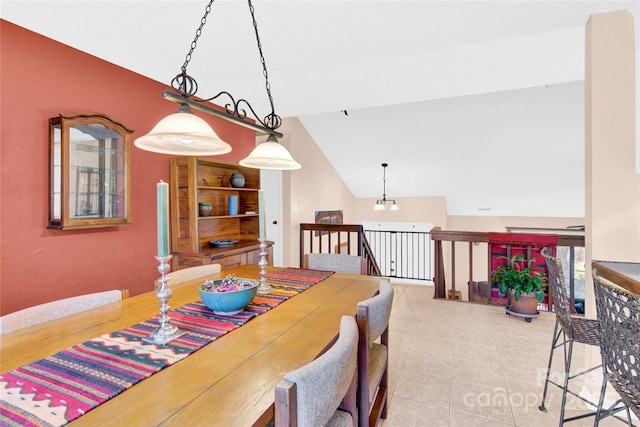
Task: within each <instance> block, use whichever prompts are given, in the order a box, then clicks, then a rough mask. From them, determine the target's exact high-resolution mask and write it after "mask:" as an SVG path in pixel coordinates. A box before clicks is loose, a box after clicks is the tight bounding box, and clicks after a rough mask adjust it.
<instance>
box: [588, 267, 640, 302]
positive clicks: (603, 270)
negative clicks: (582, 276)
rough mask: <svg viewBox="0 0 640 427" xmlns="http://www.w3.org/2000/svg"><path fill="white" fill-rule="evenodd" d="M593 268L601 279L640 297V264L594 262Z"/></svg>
mask: <svg viewBox="0 0 640 427" xmlns="http://www.w3.org/2000/svg"><path fill="white" fill-rule="evenodd" d="M592 267H593V269H594V270H596V271H597V272H598V274H599V275H600V276H601V277H604V278H605V279H607V280H609V281H611V282H613V283H615V284H616V285H618V286H620V287H622V288H625V289H626V290H628V291H630V292H633V293H634V294H638V295H640V263H638V262H617V261H593V263H592Z"/></svg>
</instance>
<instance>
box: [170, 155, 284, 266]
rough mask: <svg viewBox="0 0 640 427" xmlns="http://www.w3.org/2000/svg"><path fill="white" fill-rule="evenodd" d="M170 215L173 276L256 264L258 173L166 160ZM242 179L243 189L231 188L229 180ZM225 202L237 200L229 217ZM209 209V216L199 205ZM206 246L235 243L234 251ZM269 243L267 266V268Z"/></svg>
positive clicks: (202, 162) (194, 161) (229, 165)
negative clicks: (197, 267)
mask: <svg viewBox="0 0 640 427" xmlns="http://www.w3.org/2000/svg"><path fill="white" fill-rule="evenodd" d="M170 164H171V183H170V190H169V193H170V210H171V243H172V253H173V261H172V262H173V270H178V269H181V268H186V267H192V266H195V265H202V264H210V263H212V262H215V263H220V264H222V267H223V269H224V268H231V267H234V266H238V265H243V264H247V263H249V264H252V263H257V262H258V260H259V248H258V244H259V243H258V233H259V231H258V230H259V224H260V216H259V213H258V191H259V190H260V170H259V169H252V168H245V167H242V166H240V165H237V164H234V163H228V162H221V161H215V162H214V161H211V160H207V159H203V158H199V157H176V158H172V159H171V162H170ZM234 173H241V174H243V175H244V177H245V185H244V187H242V188H234V187H231V184H230V182H229V181H230V177H231V174H234ZM229 196H237V197H238V214H237V215H229V214H228V209H229ZM203 202H208V203H211V206H212V209H211V214H210V215H209V216H200V215H199V209H198V204H199V203H203ZM211 240H238V242H237V243H235V244H234V245H233V246H228V247H212V246H211V245H210V244H209V242H210V241H211ZM271 245H272V243H271V242H270V243H269V250H268V255H267V257H268V260H269V261H270V262H271V259H272V255H271V252H272V251H271Z"/></svg>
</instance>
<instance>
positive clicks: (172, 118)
mask: <svg viewBox="0 0 640 427" xmlns="http://www.w3.org/2000/svg"><path fill="white" fill-rule="evenodd" d="M213 2H214V0H209V2H208V4H207V6H206V8H205V12H204V16H203V17H202V18H201V19H200V26H199V27H198V29H197V30H196V35H195V38H194V39H193V41H192V42H191V46H190V48H189V51H188V53H187V55H186V58H185V61H184V64H182V67H181V72H180V74H178V75H177V76H175V77H174V78H173V80H171V87H172V88H173V89H174V90H175V92H172V91H164V92H163V93H162V95H163V97H164V98H165V99H167V100H169V101H173V102H177V103H179V104H180V108H179V109H178V112H177V113H174V114H171V115H169V116H167V117H165V118H164V119H162V120H161V121H160V122H159V123H158V124H157V125H156V126H155V127H154V128H153V129H152V130H151V132H149V133H148V134H146V135H144V136H142V137H140V138H138V139H136V140H135V141H134V145H135V146H136V147H138V148H141V149H143V150H147V151H153V152H156V153H163V154H177V155H188V156H205V155H219V154H225V153H228V152H230V151H231V146H230V145H229V144H227V143H226V142H225V141H223V140H222V139H220V137H218V135H216V133H215V132H214V131H213V129H211V127H210V126H209V125H208V124H207V122H205V121H204V120H202V119H201V118H199V117H197V116H196V115H195V114H193V111H192V110H198V111H201V112H203V113H206V114H210V115H212V116H215V117H218V118H221V119H223V120H227V121H229V122H232V123H235V124H238V125H241V126H244V127H247V128H249V129H252V130H254V131H255V132H256V134H258V135H268V136H269V137H268V138H267V140H266V141H265V142H263V143H262V144H259V145H258V146H256V148H255V149H254V150H253V151H252V152H251V154H249V156H248V157H246V158H245V159H242V160H241V161H240V164H241V165H243V166H247V167H253V168H258V169H278V170H293V169H300V168H301V166H300V164H299V163H298V162H296V161H295V160H293V158H292V157H291V154H289V152H288V151H287V149H286V148H285V147H284V146H282V145H281V144H280V143H278V138H282V136H283V135H282V133H280V132H278V131H277V129H278V128H279V127H280V125H281V124H282V119H281V118H280V116H278V115H277V114H276V113H275V108H274V105H273V97H272V96H271V85H270V84H269V77H268V73H267V66H266V63H265V60H264V55H263V54H262V44H261V42H260V35H259V34H258V24H257V22H256V18H255V13H254V12H255V11H254V7H253V4H252V3H251V0H248V1H247V3H248V5H249V12H250V13H251V19H252V21H253V28H254V30H255V34H256V42H257V45H258V52H259V54H260V62H261V63H262V74H263V75H264V78H265V86H266V90H267V97H268V99H269V104H270V105H271V112H270V113H269V114H268V115H267V116H265V117H264V118H263V119H260V118H259V117H258V115H257V114H256V112H255V110H254V109H253V107H252V106H251V104H249V102H248V101H246V100H245V99H239V100H238V101H236V100H235V99H234V98H233V96H232V95H231V94H230V93H229V92H226V91H221V92H219V93H218V94H217V95H215V96H212V97H210V98H206V99H197V98H194V97H195V95H196V92H197V91H198V82H197V81H196V80H195V78H193V77H191V76H190V75H189V74H187V66H188V65H189V62H190V61H191V57H192V54H193V51H194V50H195V48H196V46H197V44H198V39H199V38H200V35H201V34H202V29H203V27H204V25H205V24H206V22H207V17H208V15H209V13H210V12H211V5H212V4H213ZM221 97H226V98H227V101H226V102H224V110H222V109H216V108H214V107H213V106H211V105H209V104H207V103H208V102H212V101H216V100H218V99H220V98H221ZM247 111H250V112H251V114H252V117H251V119H248V118H247ZM265 144H266V145H265ZM263 145H264V147H263Z"/></svg>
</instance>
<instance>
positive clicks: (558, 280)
mask: <svg viewBox="0 0 640 427" xmlns="http://www.w3.org/2000/svg"><path fill="white" fill-rule="evenodd" d="M540 253H541V255H542V256H543V258H544V259H545V262H546V264H547V269H548V270H549V272H548V277H549V286H550V287H551V292H550V294H551V296H552V298H553V303H554V305H555V312H556V325H555V328H554V330H553V341H552V342H551V351H550V352H549V365H548V366H547V376H546V380H545V383H544V391H543V392H542V403H541V404H540V406H539V408H538V409H540V411H542V412H547V408H546V407H545V399H546V398H547V390H548V387H549V384H553V385H555V386H556V387H559V388H560V389H562V400H561V403H560V421H559V424H558V425H560V426H562V425H563V424H564V423H565V422H569V421H574V420H577V419H581V418H585V417H590V416H594V415H595V411H593V412H589V413H586V414H581V415H578V416H574V417H570V418H565V417H564V414H565V404H566V401H567V394H570V395H572V396H574V397H576V398H578V399H580V400H582V401H584V402H587V403H588V404H590V405H592V406H593V407H595V406H596V403H595V402H590V401H588V400H587V399H585V398H584V397H582V396H580V395H579V394H578V393H576V392H574V391H573V390H571V389H570V388H569V381H570V380H573V379H575V378H576V377H579V376H582V375H585V374H587V373H589V372H592V371H594V370H596V369H599V368H600V367H601V366H602V365H597V366H593V367H591V368H588V369H586V370H584V371H582V372H579V373H576V374H573V375H571V374H570V371H571V359H572V355H573V344H574V343H575V342H578V343H582V344H588V345H592V346H596V347H599V346H600V326H599V325H598V321H597V320H594V319H585V318H583V317H577V316H572V314H571V300H570V297H569V293H568V290H567V286H566V282H565V276H564V273H563V270H562V260H561V259H560V258H557V257H554V256H552V255H551V251H550V250H549V248H544V249H542V251H541V252H540ZM558 348H562V349H563V356H564V382H563V383H562V384H559V383H557V382H555V381H553V380H552V379H551V378H550V374H551V364H552V363H553V355H554V353H555V351H556V350H557V349H558Z"/></svg>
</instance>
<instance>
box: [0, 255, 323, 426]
mask: <svg viewBox="0 0 640 427" xmlns="http://www.w3.org/2000/svg"><path fill="white" fill-rule="evenodd" d="M331 274H333V273H332V272H327V271H315V270H303V269H298V268H284V269H281V270H278V271H276V272H273V273H270V274H268V275H267V279H268V283H269V284H270V285H271V286H272V292H271V293H269V294H268V295H256V297H255V298H254V299H253V301H252V302H251V303H250V304H249V305H248V306H247V307H246V308H245V309H244V310H243V311H241V312H240V313H238V314H237V315H235V316H224V317H223V316H216V315H214V314H213V312H212V311H211V310H209V309H208V308H207V307H205V306H204V304H202V302H200V301H198V302H194V303H189V304H186V305H184V306H182V307H180V308H177V309H173V310H170V312H169V316H170V317H171V323H172V324H173V325H175V326H177V327H179V328H180V329H182V330H185V331H187V333H186V334H184V335H182V336H181V337H179V338H176V339H175V340H173V341H171V342H169V343H167V344H165V345H164V346H159V345H156V344H148V343H144V342H142V338H145V337H147V336H149V334H151V332H152V331H153V330H154V329H155V328H156V327H157V326H158V323H159V321H158V320H159V315H158V316H156V317H155V318H153V319H151V320H148V321H146V322H142V323H139V324H137V325H133V326H130V327H128V328H125V329H122V330H120V331H116V332H111V333H108V334H105V335H102V336H99V337H97V338H93V339H91V340H89V341H86V342H83V343H81V344H78V345H75V346H73V347H70V348H68V349H66V350H63V351H61V352H59V353H56V354H54V355H53V356H50V357H47V358H45V359H41V360H37V361H35V362H32V363H29V364H27V365H24V366H21V367H19V368H17V369H14V370H12V371H9V372H5V373H3V374H1V375H0V425H1V426H62V425H65V424H67V423H69V422H71V421H73V420H74V419H76V418H78V417H80V416H82V415H83V414H85V413H86V412H88V411H90V410H92V409H93V408H95V407H97V406H98V405H100V404H102V403H104V402H106V401H107V400H109V399H111V398H113V397H115V396H117V395H119V394H120V393H122V392H123V391H125V390H126V389H128V388H130V387H132V386H133V385H135V384H137V383H139V382H140V381H142V380H144V379H145V378H148V377H150V376H151V375H153V374H155V373H157V372H159V371H160V370H162V369H164V368H166V367H167V366H170V365H173V364H174V363H176V362H179V361H180V360H182V359H184V358H186V357H187V356H188V355H190V354H192V353H194V352H195V351H197V350H199V349H200V348H202V347H204V346H205V345H207V344H209V343H210V342H212V341H214V340H216V339H217V338H218V337H220V336H222V335H224V334H226V333H228V332H230V331H232V330H234V329H237V328H239V327H240V326H242V325H244V324H245V323H247V322H248V321H249V320H251V319H253V318H254V317H256V316H258V315H260V314H262V313H264V312H266V311H268V310H271V309H272V308H274V307H276V306H278V305H279V304H281V303H282V302H284V301H286V300H287V299H289V298H291V297H293V296H294V295H297V294H299V293H300V292H302V291H304V290H305V289H308V288H309V287H310V286H312V285H314V284H316V283H318V282H320V281H322V280H324V279H326V278H327V277H329V276H330V275H331Z"/></svg>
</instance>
